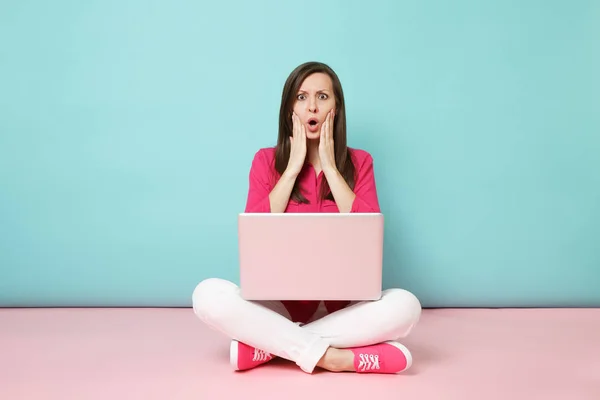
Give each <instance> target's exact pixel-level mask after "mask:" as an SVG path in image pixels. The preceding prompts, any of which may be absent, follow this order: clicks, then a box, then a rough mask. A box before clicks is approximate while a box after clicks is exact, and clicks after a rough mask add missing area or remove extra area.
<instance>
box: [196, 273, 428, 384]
mask: <svg viewBox="0 0 600 400" xmlns="http://www.w3.org/2000/svg"><path fill="white" fill-rule="evenodd" d="M192 300H193V308H194V312H195V314H196V315H197V316H198V318H200V320H202V321H203V322H204V323H206V324H207V325H208V326H210V327H211V328H212V329H215V330H217V331H220V332H222V333H223V334H225V335H227V336H228V337H230V338H231V339H235V340H237V341H239V342H242V343H245V344H247V345H249V346H252V347H255V348H257V349H261V350H263V351H265V352H268V353H270V354H273V355H276V356H278V357H282V358H285V359H287V360H290V361H293V362H295V363H296V364H297V365H298V366H299V367H300V368H301V369H302V370H303V371H305V372H307V373H312V372H313V370H314V369H315V367H317V366H319V367H322V368H325V369H330V370H350V365H349V360H350V359H351V354H350V353H348V352H347V351H346V352H344V349H347V348H354V347H359V346H370V345H374V344H378V343H382V342H386V341H390V340H396V339H399V338H403V337H405V336H407V335H408V334H409V333H410V331H411V330H412V328H413V326H415V324H416V323H417V322H418V320H419V318H420V315H421V304H420V302H419V300H418V299H417V298H416V297H415V296H414V295H413V294H412V293H410V292H408V291H406V290H403V289H388V290H385V291H384V292H383V295H382V297H381V299H379V300H376V301H365V302H359V303H356V304H353V305H351V306H349V307H347V308H344V309H342V310H339V311H336V312H334V313H332V314H328V315H325V316H323V317H322V318H319V319H316V320H315V321H313V322H310V323H308V324H306V325H303V326H300V325H299V324H296V323H294V322H292V321H291V320H290V318H289V315H287V311H286V309H285V307H284V306H283V304H282V303H281V302H278V301H268V302H254V301H247V300H245V299H243V298H242V297H241V296H240V290H239V288H238V286H237V285H235V284H234V283H232V282H229V281H226V280H223V279H218V278H210V279H207V280H204V281H202V282H200V284H198V286H197V287H196V289H195V290H194V293H193V297H192Z"/></svg>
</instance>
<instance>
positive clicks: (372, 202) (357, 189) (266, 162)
mask: <svg viewBox="0 0 600 400" xmlns="http://www.w3.org/2000/svg"><path fill="white" fill-rule="evenodd" d="M349 151H350V156H351V157H352V161H353V162H354V165H355V168H356V174H355V176H356V183H355V185H354V194H355V195H356V198H355V199H354V203H353V204H352V209H351V210H350V212H351V213H378V212H380V209H379V201H378V199H377V189H376V185H375V175H374V173H373V158H372V157H371V155H370V154H369V153H368V152H366V151H364V150H358V149H349ZM278 179H279V174H278V173H277V171H275V148H274V147H270V148H263V149H260V150H258V151H257V152H256V154H255V155H254V159H253V160H252V166H251V168H250V178H249V180H250V187H249V190H248V199H247V202H246V212H247V213H268V212H271V206H270V203H269V193H270V192H271V190H272V189H273V187H275V184H276V183H277V180H278ZM297 179H298V180H299V182H300V185H301V187H302V189H303V194H304V196H305V197H306V198H307V199H308V200H309V202H310V204H303V203H298V202H297V201H294V200H290V201H289V202H288V206H287V208H286V210H285V212H286V213H303V212H304V213H315V212H325V213H334V212H339V209H338V207H337V205H336V204H335V201H333V200H324V201H321V200H319V188H320V185H321V181H322V180H323V179H325V176H324V175H323V172H321V173H320V174H319V176H316V174H315V170H314V168H313V167H312V166H311V165H310V164H308V163H306V164H305V165H304V168H303V170H302V171H301V173H300V174H299V175H298V178H297Z"/></svg>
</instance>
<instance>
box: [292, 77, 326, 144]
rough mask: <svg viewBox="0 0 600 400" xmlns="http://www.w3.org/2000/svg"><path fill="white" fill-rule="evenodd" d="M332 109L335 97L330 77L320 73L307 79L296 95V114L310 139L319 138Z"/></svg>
mask: <svg viewBox="0 0 600 400" xmlns="http://www.w3.org/2000/svg"><path fill="white" fill-rule="evenodd" d="M331 109H335V95H334V93H333V84H332V82H331V78H330V77H329V75H327V74H324V73H320V72H318V73H314V74H312V75H309V76H308V77H306V79H305V80H304V82H302V84H301V85H300V89H299V90H298V93H296V101H295V103H294V112H295V113H296V115H297V116H298V117H299V118H300V121H302V123H303V124H304V126H305V127H306V137H307V138H308V139H318V138H319V136H320V134H321V126H322V124H323V123H324V122H325V118H326V117H327V113H328V112H329V111H330V110H331Z"/></svg>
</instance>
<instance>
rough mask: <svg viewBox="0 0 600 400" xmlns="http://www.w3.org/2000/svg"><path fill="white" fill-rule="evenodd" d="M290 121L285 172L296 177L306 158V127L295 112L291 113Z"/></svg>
mask: <svg viewBox="0 0 600 400" xmlns="http://www.w3.org/2000/svg"><path fill="white" fill-rule="evenodd" d="M292 123H293V130H292V136H290V145H291V150H290V159H289V160H288V166H287V168H286V172H288V173H290V174H291V175H293V176H294V177H296V176H297V175H298V174H299V173H300V171H302V167H303V166H304V160H305V159H306V128H305V127H304V124H303V123H302V122H301V121H300V118H298V116H297V115H296V113H292Z"/></svg>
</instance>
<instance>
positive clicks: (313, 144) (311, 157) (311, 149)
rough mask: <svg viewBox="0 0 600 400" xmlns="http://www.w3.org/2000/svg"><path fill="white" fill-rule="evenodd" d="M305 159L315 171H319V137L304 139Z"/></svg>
mask: <svg viewBox="0 0 600 400" xmlns="http://www.w3.org/2000/svg"><path fill="white" fill-rule="evenodd" d="M306 159H307V160H308V162H309V163H310V165H312V166H313V168H314V169H315V170H317V171H321V160H320V159H319V139H314V140H307V141H306Z"/></svg>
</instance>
